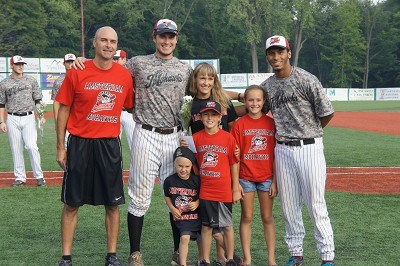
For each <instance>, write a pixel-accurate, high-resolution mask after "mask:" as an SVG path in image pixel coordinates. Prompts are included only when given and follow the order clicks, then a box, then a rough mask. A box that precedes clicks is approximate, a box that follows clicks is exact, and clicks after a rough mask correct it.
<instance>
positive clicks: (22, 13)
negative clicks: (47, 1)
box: [0, 0, 48, 57]
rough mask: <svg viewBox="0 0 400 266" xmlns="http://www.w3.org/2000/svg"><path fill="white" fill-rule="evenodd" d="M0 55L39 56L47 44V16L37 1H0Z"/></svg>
mask: <svg viewBox="0 0 400 266" xmlns="http://www.w3.org/2000/svg"><path fill="white" fill-rule="evenodd" d="M0 3H1V5H0V6H1V9H2V11H1V15H0V27H1V29H2V31H1V34H0V43H1V47H0V54H2V55H4V56H11V55H14V54H20V55H22V56H25V57H35V56H40V55H42V54H43V51H45V48H46V47H47V44H48V39H47V34H46V32H45V28H46V25H47V15H46V13H45V12H44V9H43V8H42V6H41V4H40V2H39V1H35V0H14V1H12V0H1V1H0Z"/></svg>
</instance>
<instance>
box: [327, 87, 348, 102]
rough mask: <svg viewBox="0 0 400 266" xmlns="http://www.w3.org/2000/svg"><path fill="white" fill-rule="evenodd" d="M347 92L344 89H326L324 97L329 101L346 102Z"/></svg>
mask: <svg viewBox="0 0 400 266" xmlns="http://www.w3.org/2000/svg"><path fill="white" fill-rule="evenodd" d="M348 91H349V90H348V89H345V88H328V89H326V95H328V98H329V100H331V101H347V100H348Z"/></svg>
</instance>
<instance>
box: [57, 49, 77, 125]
mask: <svg viewBox="0 0 400 266" xmlns="http://www.w3.org/2000/svg"><path fill="white" fill-rule="evenodd" d="M75 59H76V56H75V55H74V54H66V55H65V56H64V63H63V64H64V67H65V74H62V75H61V76H59V77H58V79H56V80H55V81H54V83H53V89H52V90H51V99H52V100H53V112H54V124H55V126H56V127H57V115H58V110H59V109H60V103H59V102H57V101H56V100H55V98H56V95H57V92H58V90H59V89H60V87H61V84H62V83H63V81H64V79H65V75H66V73H67V72H68V71H69V70H70V69H71V66H72V63H73V62H74V61H75Z"/></svg>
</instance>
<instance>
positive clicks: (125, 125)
mask: <svg viewBox="0 0 400 266" xmlns="http://www.w3.org/2000/svg"><path fill="white" fill-rule="evenodd" d="M126 60H127V54H126V52H125V51H124V50H117V51H116V52H115V55H114V57H113V61H114V62H116V63H118V64H120V65H121V66H124V65H125V64H126ZM122 129H124V131H125V135H126V139H127V140H128V145H129V150H132V137H133V130H134V129H135V121H133V118H132V114H131V113H129V112H128V111H126V109H125V108H122V112H121V133H120V135H119V136H120V137H121V135H122Z"/></svg>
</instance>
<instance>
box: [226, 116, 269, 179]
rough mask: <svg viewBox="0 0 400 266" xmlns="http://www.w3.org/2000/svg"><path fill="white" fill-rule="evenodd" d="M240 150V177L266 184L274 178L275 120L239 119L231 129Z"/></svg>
mask: <svg viewBox="0 0 400 266" xmlns="http://www.w3.org/2000/svg"><path fill="white" fill-rule="evenodd" d="M231 133H232V135H233V136H234V137H235V139H236V141H237V143H238V145H239V149H240V170H239V177H240V178H242V179H246V180H249V181H252V182H264V181H265V180H267V179H270V178H272V176H273V174H274V173H273V165H274V148H275V125H274V120H273V119H272V118H271V117H269V116H267V115H262V116H261V117H260V118H258V119H252V118H251V117H250V116H249V115H245V116H243V117H241V118H239V119H238V120H237V121H236V122H235V124H234V125H233V127H232V129H231Z"/></svg>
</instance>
